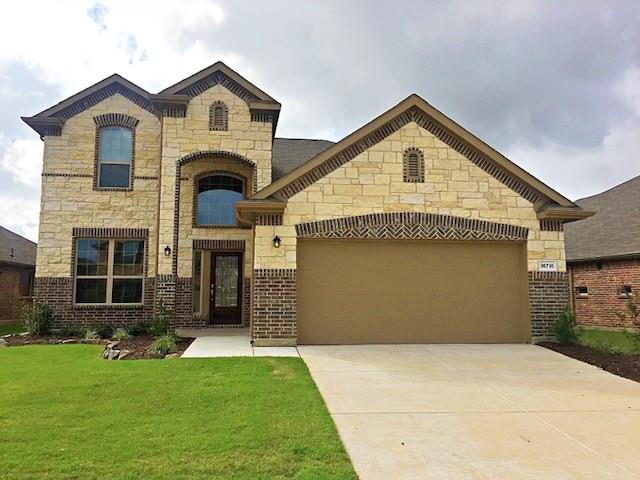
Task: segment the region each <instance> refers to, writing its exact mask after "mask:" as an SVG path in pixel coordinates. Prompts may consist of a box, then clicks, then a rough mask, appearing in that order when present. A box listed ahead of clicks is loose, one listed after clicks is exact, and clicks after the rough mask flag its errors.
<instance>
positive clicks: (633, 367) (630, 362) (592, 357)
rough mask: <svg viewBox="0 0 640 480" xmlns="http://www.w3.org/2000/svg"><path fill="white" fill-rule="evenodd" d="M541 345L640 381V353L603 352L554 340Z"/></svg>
mask: <svg viewBox="0 0 640 480" xmlns="http://www.w3.org/2000/svg"><path fill="white" fill-rule="evenodd" d="M539 345H541V346H543V347H546V348H548V349H550V350H553V351H555V352H559V353H562V354H563V355H566V356H568V357H571V358H575V359H576V360H580V361H582V362H586V363H590V364H591V365H595V366H596V367H599V368H601V369H603V370H606V371H607V372H609V373H613V374H615V375H618V376H620V377H624V378H628V379H630V380H634V381H636V382H640V355H637V354H632V353H609V352H603V351H601V350H596V349H595V348H591V347H585V346H583V345H560V344H559V343H552V342H543V343H540V344H539Z"/></svg>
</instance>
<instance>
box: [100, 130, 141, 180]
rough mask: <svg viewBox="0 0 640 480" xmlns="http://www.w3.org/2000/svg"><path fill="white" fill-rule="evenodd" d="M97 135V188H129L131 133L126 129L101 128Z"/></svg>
mask: <svg viewBox="0 0 640 480" xmlns="http://www.w3.org/2000/svg"><path fill="white" fill-rule="evenodd" d="M98 135H99V138H98V187H100V188H129V187H130V186H131V157H132V148H133V131H132V130H131V129H130V128H126V127H115V126H114V127H102V128H101V129H100V130H99V131H98Z"/></svg>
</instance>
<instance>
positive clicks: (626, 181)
mask: <svg viewBox="0 0 640 480" xmlns="http://www.w3.org/2000/svg"><path fill="white" fill-rule="evenodd" d="M636 180H640V175H636V176H635V177H631V178H629V179H628V180H625V181H624V182H622V183H618V184H617V185H614V186H613V187H609V188H608V189H606V190H603V191H602V192H600V193H594V194H593V195H589V196H588V197H583V198H579V199H577V200H576V202H581V201H583V200H590V199H592V198H596V197H599V196H601V195H604V194H605V193H610V192H611V191H613V190H616V189H618V188H621V187H624V186H627V184H628V183H632V182H634V181H636Z"/></svg>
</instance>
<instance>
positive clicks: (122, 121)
mask: <svg viewBox="0 0 640 480" xmlns="http://www.w3.org/2000/svg"><path fill="white" fill-rule="evenodd" d="M93 121H94V122H95V124H96V138H95V147H94V151H93V189H94V190H98V191H110V192H129V191H131V190H133V181H134V179H135V178H136V176H135V173H134V172H135V163H136V126H137V125H138V122H139V120H138V119H137V118H134V117H131V116H129V115H126V114H124V113H105V114H104V115H98V116H96V117H93ZM113 126H116V127H124V128H128V129H129V130H131V163H130V164H129V186H128V187H101V186H100V182H99V180H100V179H99V178H98V172H99V171H100V168H99V167H100V129H102V128H104V127H113Z"/></svg>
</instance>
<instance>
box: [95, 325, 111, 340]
mask: <svg viewBox="0 0 640 480" xmlns="http://www.w3.org/2000/svg"><path fill="white" fill-rule="evenodd" d="M94 330H95V331H96V332H98V336H99V337H100V338H111V337H112V336H113V332H115V328H113V325H111V324H109V323H98V324H97V325H96V326H95V327H94Z"/></svg>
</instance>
